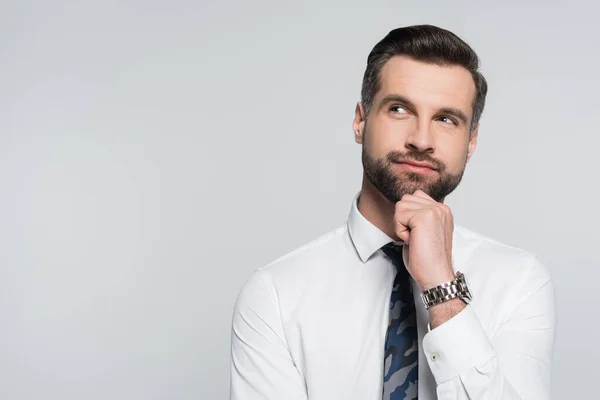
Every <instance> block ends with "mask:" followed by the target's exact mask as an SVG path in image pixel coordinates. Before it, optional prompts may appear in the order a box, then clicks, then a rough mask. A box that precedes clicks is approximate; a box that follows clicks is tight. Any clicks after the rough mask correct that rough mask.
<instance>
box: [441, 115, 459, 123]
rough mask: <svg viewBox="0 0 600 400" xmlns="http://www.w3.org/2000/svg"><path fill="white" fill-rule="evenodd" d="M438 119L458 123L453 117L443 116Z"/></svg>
mask: <svg viewBox="0 0 600 400" xmlns="http://www.w3.org/2000/svg"><path fill="white" fill-rule="evenodd" d="M439 120H440V121H442V122H443V123H445V124H451V125H458V123H457V122H456V120H455V119H454V118H450V117H446V116H443V117H440V118H439Z"/></svg>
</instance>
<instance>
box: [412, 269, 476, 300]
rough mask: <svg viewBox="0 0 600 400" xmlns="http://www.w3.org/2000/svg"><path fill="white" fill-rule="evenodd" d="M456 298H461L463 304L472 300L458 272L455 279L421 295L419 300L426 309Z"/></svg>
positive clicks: (460, 273)
mask: <svg viewBox="0 0 600 400" xmlns="http://www.w3.org/2000/svg"><path fill="white" fill-rule="evenodd" d="M457 297H459V298H461V299H462V300H463V301H465V303H469V302H470V301H471V298H472V297H471V292H469V288H468V286H467V281H466V280H465V276H464V274H463V273H462V272H460V271H456V276H455V278H454V279H453V280H451V281H450V282H446V283H442V284H441V285H438V286H435V287H432V288H431V289H428V290H425V291H423V292H422V293H421V299H422V300H423V304H425V308H427V309H429V308H430V307H433V306H435V305H436V304H440V303H443V302H445V301H448V300H450V299H454V298H457Z"/></svg>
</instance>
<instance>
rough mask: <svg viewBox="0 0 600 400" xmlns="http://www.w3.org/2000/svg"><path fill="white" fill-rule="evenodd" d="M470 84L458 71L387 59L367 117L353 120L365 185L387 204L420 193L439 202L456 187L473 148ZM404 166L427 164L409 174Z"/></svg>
mask: <svg viewBox="0 0 600 400" xmlns="http://www.w3.org/2000/svg"><path fill="white" fill-rule="evenodd" d="M475 90H476V89H475V83H474V82H473V78H472V77H471V74H470V73H469V72H468V71H467V70H466V69H464V68H462V67H458V66H452V67H440V66H438V65H434V64H426V63H422V62H419V61H415V60H413V59H411V58H408V57H405V56H396V57H392V58H391V59H390V60H389V61H388V62H387V63H386V64H385V65H384V67H383V69H382V71H381V75H380V89H379V91H378V92H377V93H376V95H375V97H374V99H373V104H372V106H371V109H370V111H369V114H368V115H367V116H366V118H365V115H364V109H363V108H362V105H361V104H359V105H358V106H357V110H356V116H355V119H354V131H355V134H356V141H357V142H358V143H362V161H363V168H364V172H365V175H366V177H367V179H368V180H369V181H370V182H371V184H373V186H374V187H375V188H376V189H377V190H379V191H380V192H381V194H382V195H383V196H385V197H386V198H387V199H388V200H389V201H390V202H392V203H396V202H398V201H400V199H401V197H402V196H403V195H404V194H406V193H410V194H412V193H414V192H415V191H416V190H417V189H421V190H423V191H424V192H425V193H427V194H429V196H431V197H432V198H433V199H434V200H436V201H438V202H440V201H443V199H444V198H445V197H446V196H447V195H448V194H450V193H451V192H452V191H453V190H454V189H455V188H456V187H457V186H458V184H459V183H460V181H461V179H462V176H463V173H464V169H465V166H466V163H467V160H468V158H469V157H470V156H471V154H472V153H473V151H475V147H476V145H477V129H476V130H475V131H474V132H473V133H472V134H471V136H470V137H469V132H470V125H471V119H472V115H473V109H472V104H473V99H474V97H475ZM404 161H417V162H427V163H430V166H431V167H433V168H415V167H412V166H410V165H407V164H406V163H403V162H404Z"/></svg>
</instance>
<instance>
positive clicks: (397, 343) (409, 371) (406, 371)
mask: <svg viewBox="0 0 600 400" xmlns="http://www.w3.org/2000/svg"><path fill="white" fill-rule="evenodd" d="M382 250H383V252H384V253H385V254H386V255H387V256H388V257H389V258H390V259H391V260H392V263H393V264H394V266H395V267H396V278H395V279H394V286H393V288H392V295H391V298H390V322H389V325H388V329H387V333H386V336H385V357H384V365H383V400H401V399H402V400H411V399H417V394H418V392H417V388H418V380H419V339H418V337H417V313H416V309H415V301H414V297H413V291H412V285H411V282H410V279H409V278H410V275H409V273H408V271H407V270H406V267H405V266H404V261H403V260H402V246H401V245H400V246H399V245H396V244H394V243H388V244H386V245H385V246H383V247H382Z"/></svg>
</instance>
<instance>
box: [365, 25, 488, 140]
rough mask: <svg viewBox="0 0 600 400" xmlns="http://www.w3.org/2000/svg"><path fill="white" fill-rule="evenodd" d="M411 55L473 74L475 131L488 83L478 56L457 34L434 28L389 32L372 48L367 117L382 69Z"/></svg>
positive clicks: (473, 126) (366, 104)
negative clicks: (392, 61) (399, 58)
mask: <svg viewBox="0 0 600 400" xmlns="http://www.w3.org/2000/svg"><path fill="white" fill-rule="evenodd" d="M401 55H404V56H408V57H410V58H412V59H414V60H416V61H421V62H425V63H431V64H436V65H440V66H454V65H458V66H461V67H464V68H465V69H466V70H467V71H469V72H470V73H471V76H472V77H473V81H474V82H475V89H476V92H475V98H474V99H473V118H472V121H471V131H473V130H474V129H475V128H476V127H477V124H478V123H479V119H480V118H481V114H482V113H483V107H484V106H485V96H486V94H487V81H486V80H485V78H484V77H483V75H482V74H481V73H480V72H479V71H478V69H479V57H478V56H477V53H475V51H474V50H473V49H472V48H471V47H470V46H469V45H468V44H467V43H466V42H464V41H463V40H462V39H461V38H459V37H458V36H456V35H455V34H454V33H452V32H450V31H448V30H446V29H442V28H439V27H437V26H433V25H413V26H406V27H401V28H397V29H394V30H392V31H390V33H388V34H387V35H386V36H385V37H384V38H383V39H381V41H379V43H377V44H376V45H375V47H373V50H371V53H369V57H368V58H367V68H366V70H365V75H364V77H363V83H362V90H361V102H362V104H363V107H364V109H365V114H368V113H369V111H370V109H371V106H372V105H373V99H374V97H375V94H376V93H377V92H378V91H379V89H380V80H379V79H380V76H381V70H382V68H383V66H384V65H385V63H386V62H387V61H388V60H389V59H390V58H392V57H393V56H401Z"/></svg>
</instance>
